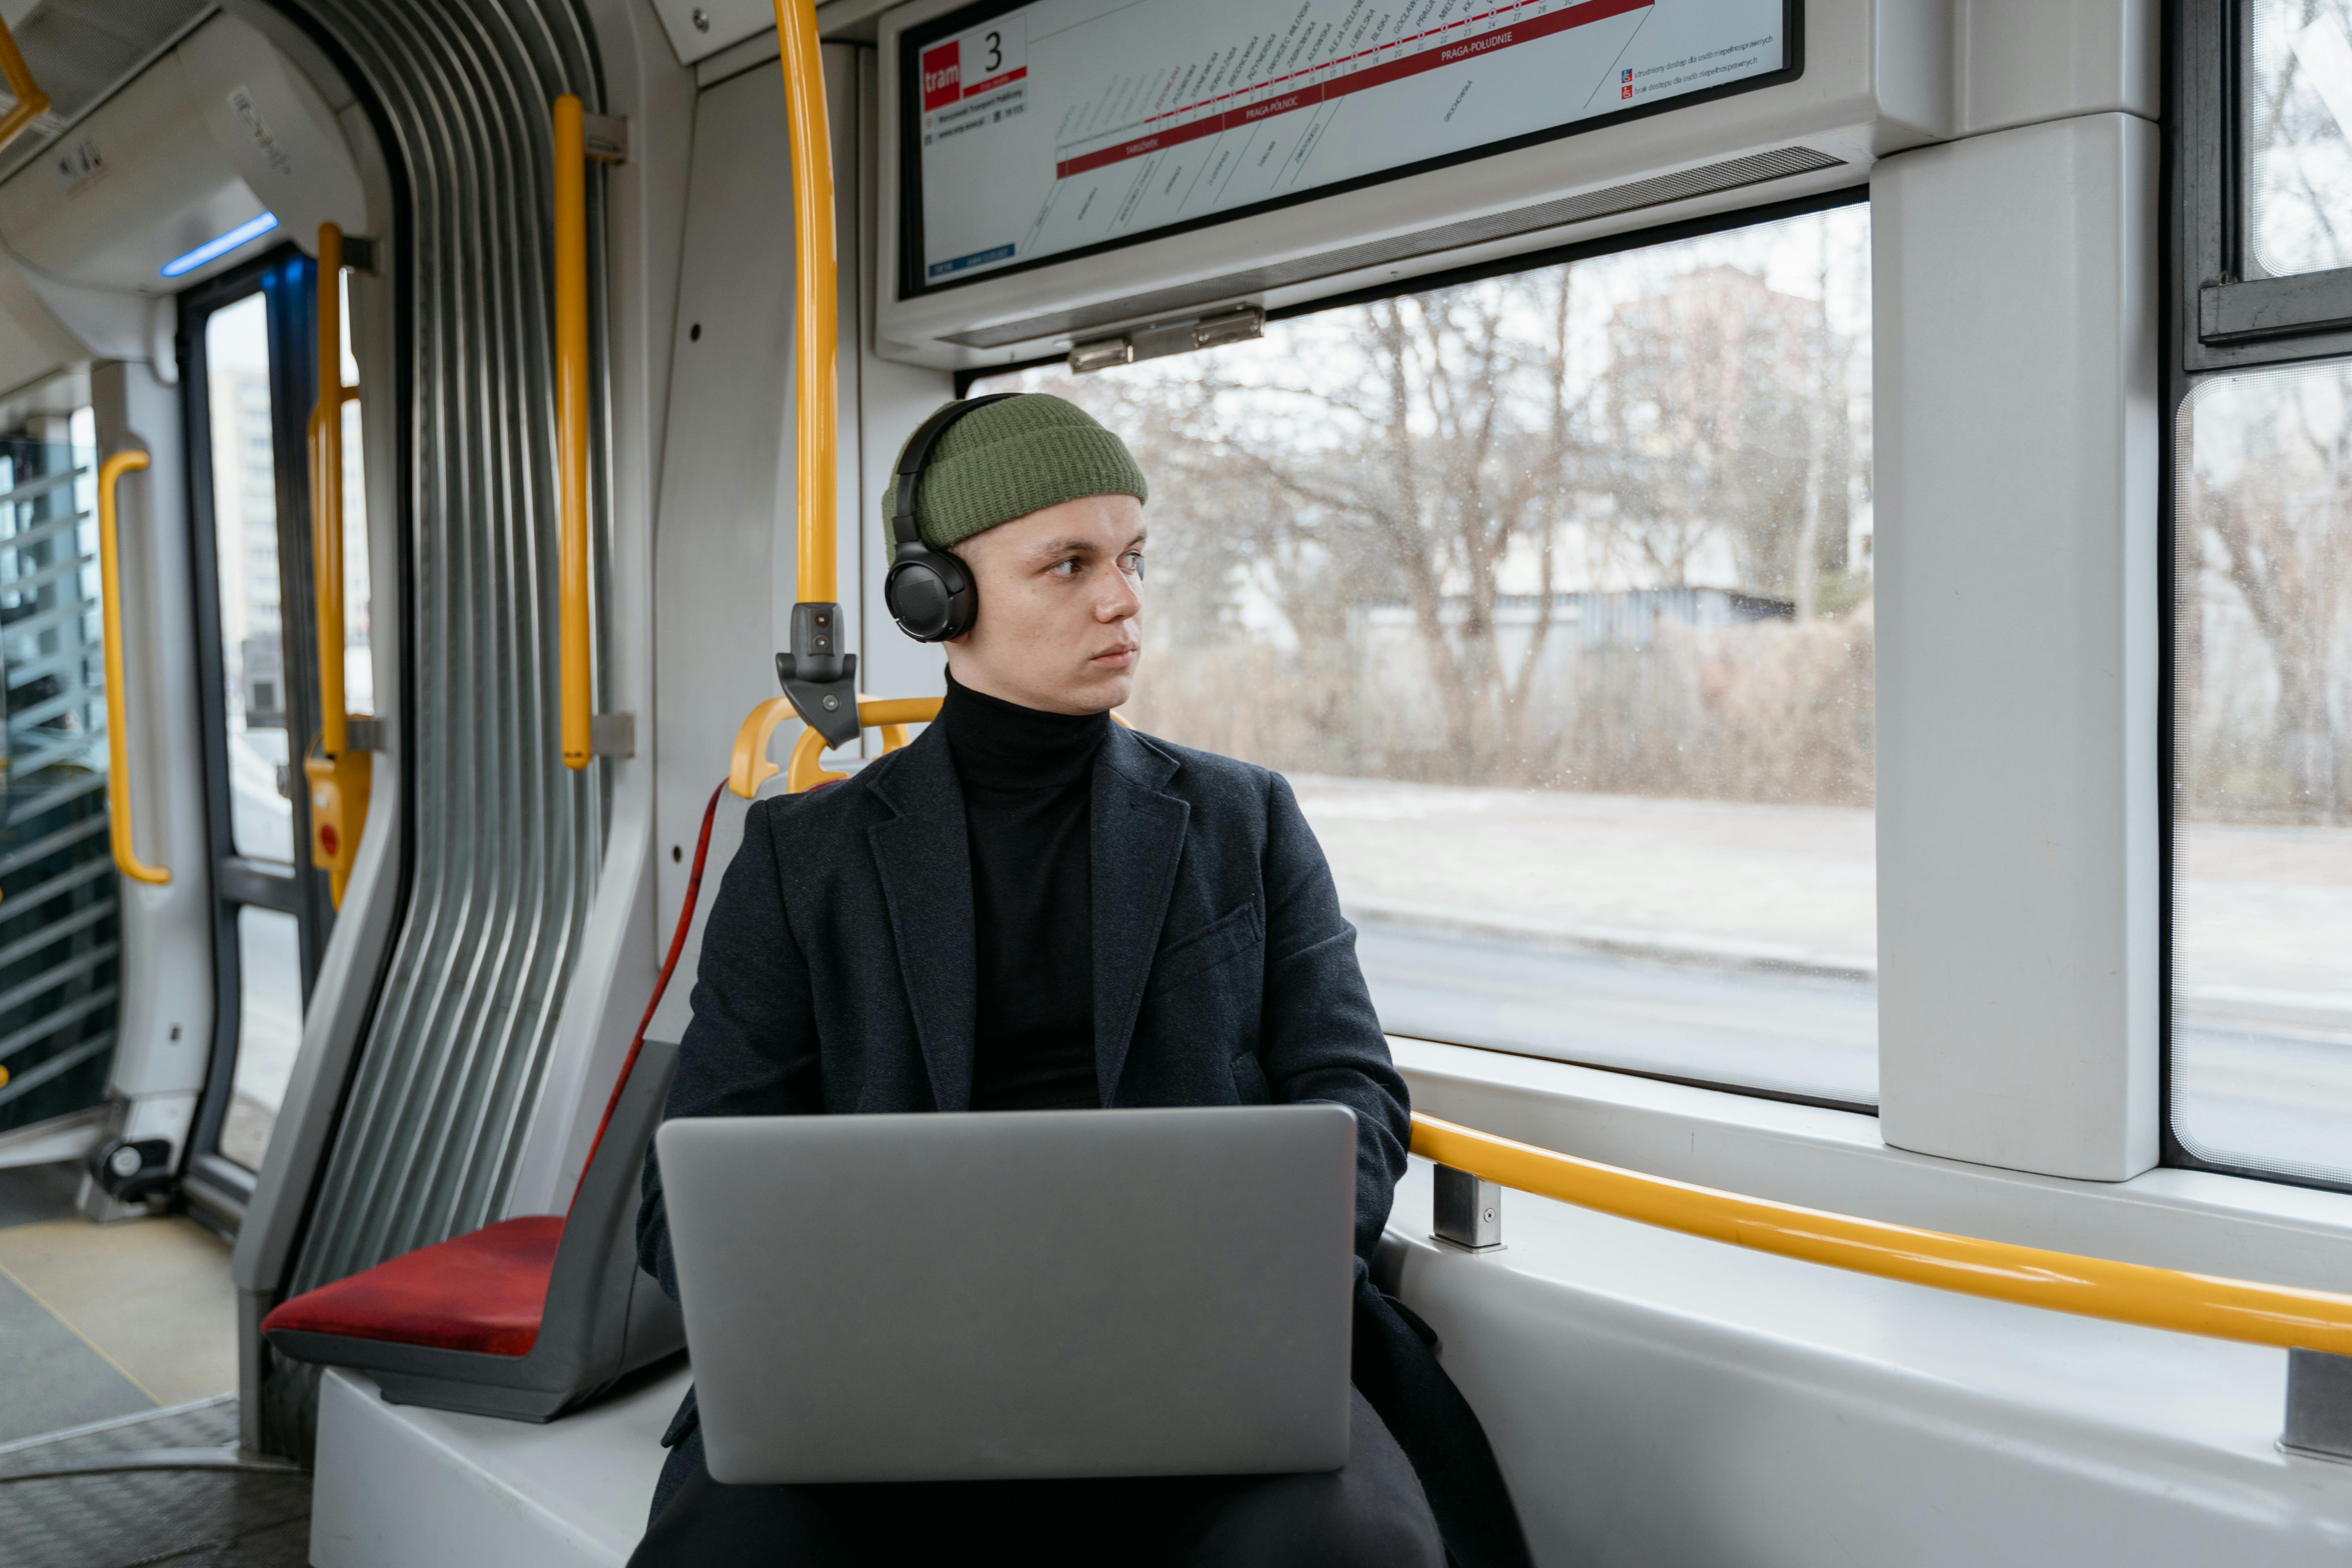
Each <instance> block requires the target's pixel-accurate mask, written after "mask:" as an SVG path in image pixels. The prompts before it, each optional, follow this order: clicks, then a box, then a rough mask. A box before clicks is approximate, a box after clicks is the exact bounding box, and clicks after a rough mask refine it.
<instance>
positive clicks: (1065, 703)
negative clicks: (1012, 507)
mask: <svg viewBox="0 0 2352 1568" xmlns="http://www.w3.org/2000/svg"><path fill="white" fill-rule="evenodd" d="M955 553H956V554H957V556H958V557H960V558H961V560H962V562H963V563H964V566H965V567H966V569H967V570H969V571H970V572H971V579H972V585H973V586H974V587H975V588H976V589H978V590H979V595H980V618H979V619H978V620H976V621H974V622H973V623H972V628H971V630H970V631H969V632H966V633H965V634H964V635H963V636H961V637H958V638H956V639H955V640H954V641H953V642H950V643H949V644H948V645H947V652H948V668H950V669H951V670H953V671H954V672H955V678H956V679H957V681H958V682H960V683H961V684H962V685H964V686H968V687H970V688H971V689H972V690H974V691H978V692H982V693H984V694H986V695H987V696H990V697H997V698H1002V699H1003V700H1005V701H1007V702H1016V703H1019V704H1020V705H1021V706H1022V707H1024V708H1038V709H1043V710H1045V711H1046V712H1049V713H1100V712H1102V711H1104V710H1107V709H1111V708H1116V707H1118V706H1119V704H1121V703H1123V702H1125V701H1126V700H1127V699H1128V696H1129V693H1130V692H1131V691H1133V690H1134V689H1135V666H1136V661H1137V660H1138V659H1139V658H1141V657H1142V652H1143V628H1142V626H1140V625H1139V622H1138V619H1137V617H1138V616H1140V615H1141V614H1142V611H1143V598H1142V588H1143V503H1142V502H1141V501H1139V500H1136V499H1135V498H1134V497H1133V496H1087V497H1083V498H1081V499H1080V500H1068V501H1064V502H1062V503H1061V504H1060V505H1059V506H1049V507H1047V508H1046V509H1045V510H1043V511H1033V512H1031V513H1030V514H1029V515H1028V516H1026V517H1018V518H1014V519H1013V521H1011V522H1005V523H999V524H998V525H997V526H996V527H994V528H992V529H990V530H989V531H987V532H985V533H979V534H974V535H973V536H972V537H971V538H970V539H967V540H965V541H964V542H962V543H961V544H959V545H957V546H956V549H955Z"/></svg>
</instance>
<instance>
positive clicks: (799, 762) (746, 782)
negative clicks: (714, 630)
mask: <svg viewBox="0 0 2352 1568" xmlns="http://www.w3.org/2000/svg"><path fill="white" fill-rule="evenodd" d="M939 716H940V699H938V698H936V697H892V698H875V697H866V696H860V697H859V698H858V699H857V727H858V728H859V729H861V730H877V729H878V730H880V731H882V750H883V752H884V754H886V755H887V754H888V753H889V752H895V751H897V750H898V748H899V747H901V746H903V745H905V744H906V743H907V726H908V725H909V724H928V723H929V722H930V721H932V720H934V719H936V718H938V717H939ZM793 717H794V714H793V705H792V703H791V701H790V700H787V699H785V698H782V697H771V698H769V699H768V700H766V701H765V702H762V703H761V704H760V705H759V706H758V707H757V708H754V709H752V710H751V713H750V715H749V716H747V717H746V718H745V719H744V721H743V724H742V728H740V729H739V730H737V731H735V752H734V755H733V757H732V759H731V760H730V765H729V767H728V770H727V787H728V788H729V789H731V790H733V791H734V792H735V793H736V794H737V795H741V796H742V797H743V798H744V799H745V800H750V799H751V797H752V796H753V795H757V794H759V793H760V786H761V784H765V783H767V782H768V781H769V780H770V779H772V778H774V777H775V776H776V774H777V773H780V772H781V773H783V775H784V793H785V794H786V795H798V794H800V793H801V792H802V791H803V790H811V789H814V788H815V787H816V786H817V785H819V784H831V783H832V782H833V781H834V780H835V779H845V778H847V777H848V776H849V775H848V774H847V773H828V772H826V771H825V769H824V765H823V764H822V763H821V761H820V759H821V758H822V757H823V756H824V736H823V735H820V734H818V733H817V732H816V731H814V730H803V731H801V732H800V735H799V738H798V739H796V740H794V741H793V755H792V760H791V762H790V763H787V764H786V765H785V766H784V767H783V768H782V769H779V768H778V767H777V766H776V764H775V763H772V762H770V761H768V742H769V740H770V738H771V737H772V736H773V735H774V734H775V732H776V726H777V725H779V724H781V723H782V722H783V721H785V720H787V719H790V718H793ZM1111 717H1112V718H1113V719H1114V720H1117V721H1118V723H1119V724H1120V725H1122V726H1124V727H1125V728H1127V729H1130V730H1131V729H1133V728H1134V727H1135V726H1134V725H1132V724H1129V723H1128V721H1126V720H1125V719H1124V718H1121V717H1120V716H1119V715H1118V714H1117V713H1114V714H1112V715H1111Z"/></svg>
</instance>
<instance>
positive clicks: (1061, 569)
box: [1045, 555, 1078, 577]
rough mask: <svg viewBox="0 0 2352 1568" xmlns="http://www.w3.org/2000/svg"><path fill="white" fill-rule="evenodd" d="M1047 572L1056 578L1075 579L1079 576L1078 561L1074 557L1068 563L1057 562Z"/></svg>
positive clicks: (1047, 568)
mask: <svg viewBox="0 0 2352 1568" xmlns="http://www.w3.org/2000/svg"><path fill="white" fill-rule="evenodd" d="M1045 570H1046V571H1048V572H1051V573H1052V574H1054V575H1055V576H1056V577H1075V576H1076V575H1077V574H1078V559H1077V557H1076V556H1075V555H1074V556H1072V557H1070V559H1068V560H1067V561H1056V562H1055V563H1053V564H1052V565H1051V566H1048V567H1046V568H1045Z"/></svg>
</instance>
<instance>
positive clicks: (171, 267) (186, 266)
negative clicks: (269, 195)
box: [163, 213, 278, 278]
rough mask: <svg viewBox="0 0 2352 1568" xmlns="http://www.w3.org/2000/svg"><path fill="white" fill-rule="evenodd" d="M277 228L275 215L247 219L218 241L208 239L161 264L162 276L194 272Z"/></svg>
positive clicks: (171, 276) (168, 276) (265, 214)
mask: <svg viewBox="0 0 2352 1568" xmlns="http://www.w3.org/2000/svg"><path fill="white" fill-rule="evenodd" d="M277 226H278V215H277V214H276V213H263V214H262V215H261V216H259V217H257V218H247V220H246V221H245V222H243V223H241V224H239V225H237V226H236V227H235V228H233V229H230V230H229V231H228V232H227V233H226V234H225V235H222V236H221V237H219V238H218V239H208V240H206V241H205V242H204V243H203V244H202V245H200V246H198V247H195V248H194V250H191V251H190V252H188V253H187V254H186V255H185V256H175V257H173V258H172V259H171V260H169V261H166V262H165V263H163V276H164V277H166V278H177V277H178V276H179V275H180V274H181V273H183V272H194V270H195V269H196V268H199V267H202V266H203V265H204V264H205V262H207V261H210V260H211V259H212V258H214V257H215V256H226V255H227V254H228V253H229V252H230V251H232V250H235V249H236V247H238V246H240V245H243V244H244V243H245V242H246V241H247V240H248V239H258V238H259V237H261V236H263V235H265V234H268V232H269V231H270V230H271V229H273V228H276V227H277Z"/></svg>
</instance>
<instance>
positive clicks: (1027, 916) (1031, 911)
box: [940, 676, 1110, 1110]
mask: <svg viewBox="0 0 2352 1568" xmlns="http://www.w3.org/2000/svg"><path fill="white" fill-rule="evenodd" d="M940 725H941V726H942V727H943V728H944V729H945V730H946V731H947V736H948V750H949V752H950V753H951V754H952V755H953V757H954V758H955V769H956V776H957V777H958V778H959V779H961V781H962V783H963V810H964V821H965V824H966V828H965V831H966V832H967V834H968V835H969V836H970V839H971V904H972V928H973V932H974V935H975V938H976V952H975V956H976V957H977V959H978V960H979V966H980V976H979V978H980V995H979V1008H978V1015H977V1016H978V1037H977V1038H976V1040H975V1042H974V1051H973V1061H972V1075H971V1108H972V1109H973V1110H1075V1109H1080V1108H1092V1107H1095V1106H1097V1105H1099V1104H1101V1102H1102V1101H1101V1096H1100V1094H1099V1092H1098V1090H1097V1088H1096V1084H1095V954H1094V847H1093V843H1092V841H1091V839H1090V837H1089V830H1090V828H1091V826H1092V824H1093V819H1094V810H1093V794H1094V769H1095V753H1096V752H1097V751H1099V750H1100V749H1101V747H1102V743H1103V739H1104V737H1105V736H1107V735H1108V734H1109V733H1110V715H1109V714H1108V713H1090V714H1086V715H1084V716H1077V717H1074V716H1072V715H1070V714H1067V713H1045V712H1040V711H1039V710H1036V709H1034V708H1023V707H1020V706H1019V705H1017V704H1015V703H1011V702H1006V701H1003V700H1000V699H998V698H994V697H989V696H984V695H982V693H980V692H977V691H974V690H971V689H970V688H968V687H963V686H959V685H957V684H956V683H955V679H954V678H953V677H952V676H950V678H949V679H948V696H947V701H946V703H945V704H944V705H943V706H942V707H941V708H940Z"/></svg>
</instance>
